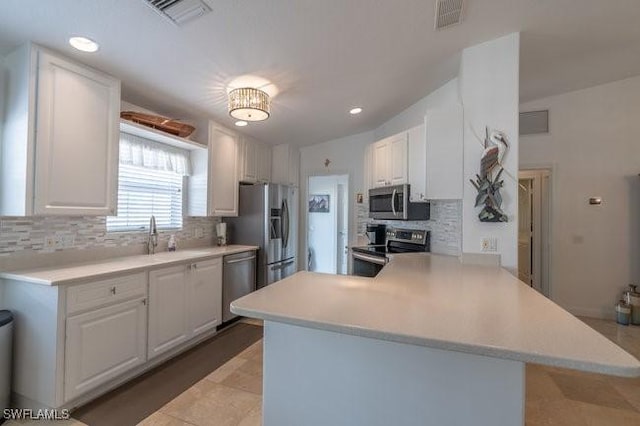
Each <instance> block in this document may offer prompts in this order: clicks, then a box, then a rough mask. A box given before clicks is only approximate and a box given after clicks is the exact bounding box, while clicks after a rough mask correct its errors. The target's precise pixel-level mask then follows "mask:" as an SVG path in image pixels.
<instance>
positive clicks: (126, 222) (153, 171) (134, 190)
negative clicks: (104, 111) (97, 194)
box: [107, 133, 189, 232]
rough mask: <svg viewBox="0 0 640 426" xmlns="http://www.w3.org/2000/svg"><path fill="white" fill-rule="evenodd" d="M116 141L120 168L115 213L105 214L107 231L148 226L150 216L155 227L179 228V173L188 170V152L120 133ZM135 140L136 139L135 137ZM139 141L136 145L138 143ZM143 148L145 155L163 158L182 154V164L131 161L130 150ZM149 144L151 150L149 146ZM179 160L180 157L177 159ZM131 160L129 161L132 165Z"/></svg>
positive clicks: (145, 227)
mask: <svg viewBox="0 0 640 426" xmlns="http://www.w3.org/2000/svg"><path fill="white" fill-rule="evenodd" d="M121 138H122V140H121V142H120V170H119V175H118V179H119V181H118V213H117V216H110V217H107V231H109V232H112V231H135V230H143V229H147V228H148V227H149V218H150V217H151V215H154V216H155V217H156V224H157V227H158V228H159V229H181V228H182V208H183V207H182V202H183V192H182V191H183V175H184V174H185V173H186V170H188V162H189V154H188V152H186V151H185V152H184V153H181V152H179V151H176V148H173V147H167V150H166V151H163V147H162V146H158V144H153V143H151V144H150V142H151V141H147V140H145V139H141V138H137V137H133V138H132V137H131V135H127V134H125V133H123V134H122V137H121ZM136 139H138V140H136ZM138 144H139V145H138ZM132 146H133V149H134V150H137V149H138V147H139V148H140V149H142V148H143V147H144V150H145V155H146V156H147V157H149V156H150V155H153V156H155V157H156V158H159V159H162V160H163V162H162V164H164V159H165V158H166V157H167V155H170V156H172V157H176V156H177V157H184V164H185V166H182V165H181V166H180V167H179V168H177V167H162V168H160V167H158V164H160V162H158V161H155V160H153V161H149V160H148V159H147V160H146V161H145V162H139V161H131V156H130V155H127V154H125V155H123V154H124V153H130V152H131V150H132ZM150 146H151V147H153V152H151V151H149V147H150ZM180 161H182V160H180ZM132 163H133V164H132Z"/></svg>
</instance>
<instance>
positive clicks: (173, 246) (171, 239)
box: [167, 234, 177, 251]
mask: <svg viewBox="0 0 640 426" xmlns="http://www.w3.org/2000/svg"><path fill="white" fill-rule="evenodd" d="M176 248H177V244H176V236H175V234H171V236H170V237H169V243H168V244H167V250H169V251H176Z"/></svg>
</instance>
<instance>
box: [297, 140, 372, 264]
mask: <svg viewBox="0 0 640 426" xmlns="http://www.w3.org/2000/svg"><path fill="white" fill-rule="evenodd" d="M373 140H374V139H373V132H364V133H358V134H356V135H352V136H347V137H344V138H340V139H334V140H332V141H328V142H323V143H320V144H316V145H311V146H307V147H304V148H302V149H301V150H300V178H301V179H300V203H301V204H300V211H301V212H302V214H301V215H300V228H299V229H300V244H299V247H300V250H299V256H300V257H299V259H300V262H299V265H300V268H301V269H305V266H306V259H307V253H306V238H307V235H306V234H307V233H306V230H307V215H306V213H305V212H306V211H307V206H306V203H307V200H308V196H309V190H308V188H307V186H308V182H309V176H319V175H342V174H344V175H349V194H348V195H347V197H348V200H349V211H350V212H351V213H350V217H349V241H355V240H356V238H357V237H356V197H355V194H357V193H359V192H364V179H363V176H364V151H365V148H366V146H367V145H369V144H370V143H371V142H373ZM327 159H328V160H329V161H330V162H331V163H330V164H329V166H328V167H325V165H324V164H325V160H327Z"/></svg>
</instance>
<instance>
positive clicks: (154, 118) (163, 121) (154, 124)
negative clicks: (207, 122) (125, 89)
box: [120, 111, 196, 138]
mask: <svg viewBox="0 0 640 426" xmlns="http://www.w3.org/2000/svg"><path fill="white" fill-rule="evenodd" d="M120 118H123V119H125V120H129V121H133V122H134V123H138V124H142V125H143V126H147V127H151V128H153V129H158V130H161V131H163V132H165V133H169V134H171V135H174V136H180V137H181V138H186V137H189V136H190V135H191V133H193V131H194V130H195V129H196V128H195V127H193V126H191V125H189V124H185V123H181V122H179V121H178V120H172V119H170V118H167V117H162V116H159V115H152V114H145V113H143V112H136V111H122V112H120Z"/></svg>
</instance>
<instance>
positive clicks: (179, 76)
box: [0, 0, 640, 146]
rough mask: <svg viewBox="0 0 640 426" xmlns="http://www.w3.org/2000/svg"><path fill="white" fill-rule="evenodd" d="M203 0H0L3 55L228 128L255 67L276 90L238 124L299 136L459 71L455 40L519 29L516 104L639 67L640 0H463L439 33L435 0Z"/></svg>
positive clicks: (336, 127) (350, 127)
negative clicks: (179, 1) (43, 58)
mask: <svg viewBox="0 0 640 426" xmlns="http://www.w3.org/2000/svg"><path fill="white" fill-rule="evenodd" d="M207 2H208V3H209V4H210V5H211V7H212V8H213V12H212V13H210V14H208V15H206V16H205V17H203V18H201V19H199V20H197V21H194V22H192V23H190V24H187V25H186V26H184V27H176V26H174V25H172V24H171V23H169V22H168V21H166V20H164V19H162V18H161V17H160V16H159V15H158V14H156V13H155V12H154V11H152V10H151V9H150V8H149V7H148V6H146V5H145V4H144V2H143V0H56V1H42V0H2V1H0V55H1V54H6V53H8V52H9V51H10V50H12V49H13V48H14V47H15V46H17V45H19V44H21V43H23V42H25V41H27V40H33V41H35V42H37V43H40V44H42V45H45V46H47V47H51V48H54V49H57V50H59V51H61V52H63V53H64V54H66V55H68V56H72V57H75V58H78V59H79V60H81V61H83V62H86V63H88V64H90V65H93V66H95V67H97V68H100V69H103V70H105V71H107V72H109V73H111V74H113V75H115V76H117V77H119V78H120V79H122V81H123V95H124V97H125V99H127V100H129V101H131V102H134V103H138V104H140V105H141V106H146V107H148V108H154V109H156V110H159V111H161V112H165V113H169V114H171V115H173V116H174V117H178V118H179V117H184V116H186V115H191V116H210V117H213V118H214V119H215V120H216V121H219V122H220V123H222V124H226V125H229V126H232V123H233V120H232V119H231V118H230V117H229V116H228V115H227V112H226V89H225V88H226V86H227V85H228V84H229V82H230V81H231V80H233V78H234V77H236V76H238V75H242V74H254V75H258V76H261V77H264V78H267V79H269V80H271V81H272V82H273V83H275V84H276V85H277V86H278V89H279V94H278V95H277V96H276V97H275V98H274V99H273V105H272V117H271V118H270V119H269V120H267V121H266V122H262V123H257V124H252V125H250V126H249V127H246V128H244V129H243V130H242V132H245V133H247V134H250V135H252V136H254V137H256V138H259V139H261V140H264V141H266V142H269V143H272V144H277V143H294V144H297V145H301V146H303V145H309V144H313V143H318V142H322V141H325V140H329V139H333V138H337V137H341V136H346V135H350V134H354V133H358V132H362V131H365V130H370V129H372V128H375V127H377V126H378V125H380V124H382V123H383V122H384V121H385V120H387V119H389V118H391V117H392V116H394V115H396V114H397V113H399V112H400V111H402V110H403V109H404V108H406V107H408V106H409V105H411V104H412V103H414V102H415V101H417V100H418V99H420V98H422V97H423V96H425V95H426V94H428V93H429V92H431V91H432V90H433V89H435V88H437V87H438V86H440V85H442V84H443V83H444V82H446V81H447V80H449V79H450V78H452V77H454V76H455V75H456V74H457V71H458V63H459V54H460V52H461V50H462V49H464V48H465V47H468V46H471V45H474V44H477V43H480V42H483V41H486V40H490V39H493V38H496V37H498V36H501V35H504V34H508V33H510V32H513V31H522V49H521V56H522V58H521V100H523V101H524V100H530V99H535V98H539V97H543V96H547V95H551V94H556V93H561V92H565V91H569V90H575V89H579V88H582V87H588V86H591V85H593V84H598V83H603V82H607V81H612V80H616V79H620V78H624V77H627V76H631V75H639V74H640V25H639V24H638V23H639V22H640V1H638V0H467V1H466V11H465V19H464V23H463V25H460V26H456V27H452V28H450V29H447V30H444V31H439V32H435V31H434V30H433V15H434V0H321V1H318V0H207ZM71 35H85V36H88V37H91V38H93V39H94V40H96V41H98V42H99V43H100V46H101V49H100V51H99V52H98V53H96V54H82V53H80V52H76V51H73V50H72V49H71V48H70V47H69V46H68V45H67V39H68V37H69V36H71ZM354 105H361V106H363V107H364V112H363V113H362V114H360V115H359V116H350V115H349V114H348V110H349V109H350V108H351V107H352V106H354Z"/></svg>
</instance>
